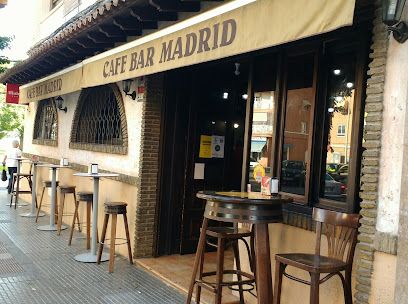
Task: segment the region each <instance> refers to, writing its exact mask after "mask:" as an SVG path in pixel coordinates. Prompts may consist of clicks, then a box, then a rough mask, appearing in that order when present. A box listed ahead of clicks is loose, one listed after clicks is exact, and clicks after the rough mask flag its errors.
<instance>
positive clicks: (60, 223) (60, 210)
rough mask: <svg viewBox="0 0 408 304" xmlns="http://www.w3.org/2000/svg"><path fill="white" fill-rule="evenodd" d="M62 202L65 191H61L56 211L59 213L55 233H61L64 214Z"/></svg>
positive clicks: (63, 201)
mask: <svg viewBox="0 0 408 304" xmlns="http://www.w3.org/2000/svg"><path fill="white" fill-rule="evenodd" d="M64 204H65V193H61V202H60V206H59V212H58V213H59V214H58V225H57V235H60V234H61V226H62V216H63V214H64ZM74 219H75V217H74Z"/></svg>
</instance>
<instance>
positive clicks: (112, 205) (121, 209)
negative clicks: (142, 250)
mask: <svg viewBox="0 0 408 304" xmlns="http://www.w3.org/2000/svg"><path fill="white" fill-rule="evenodd" d="M126 206H127V204H126V203H124V202H107V203H105V218H104V221H103V229H102V238H101V242H100V243H99V250H98V257H97V263H98V264H100V263H101V256H102V250H103V246H104V245H105V236H106V229H107V227H108V222H109V216H110V215H112V223H111V238H110V248H109V272H113V265H114V263H115V245H122V244H127V248H128V255H129V262H130V264H133V258H132V248H131V247H130V237H129V226H128V221H127V216H126ZM118 214H122V215H123V221H124V223H125V232H126V242H124V243H121V244H115V240H116V239H122V238H116V223H117V217H118Z"/></svg>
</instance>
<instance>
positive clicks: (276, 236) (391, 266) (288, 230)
mask: <svg viewBox="0 0 408 304" xmlns="http://www.w3.org/2000/svg"><path fill="white" fill-rule="evenodd" d="M269 234H270V245H271V247H270V248H271V267H272V274H273V276H272V278H273V282H275V258H274V255H275V254H276V253H289V252H292V253H293V252H304V253H313V252H314V245H315V233H314V232H311V231H307V230H304V229H301V228H296V227H293V226H289V225H284V224H271V225H269ZM326 246H327V244H326V241H325V239H324V238H323V242H322V253H323V254H324V253H325V252H326V250H327V247H326ZM240 252H241V255H242V256H243V258H242V259H241V261H242V264H245V266H244V267H245V269H247V270H248V263H247V261H248V259H247V256H246V254H245V252H246V250H245V248H244V247H243V246H241V247H240ZM357 255H358V250H356V255H355V257H354V261H357V259H358V257H357ZM395 263H396V257H395V256H393V255H388V254H382V253H376V255H375V263H374V273H373V279H372V282H373V293H372V299H371V301H370V303H376V304H379V303H381V304H392V303H394V302H393V295H394V283H395ZM353 269H354V270H355V269H356V267H353ZM287 271H288V273H289V274H295V275H296V276H299V277H301V278H303V279H310V277H309V275H308V273H306V272H302V271H298V270H294V269H293V268H290V267H288V268H287ZM355 285H356V279H355V273H354V271H353V278H352V286H353V294H354V288H355ZM309 290H310V289H309V286H307V285H304V284H301V283H297V282H295V281H292V280H289V279H287V278H284V279H283V284H282V298H281V299H282V300H281V303H282V304H290V303H296V304H308V303H309V294H310V293H309ZM246 301H248V303H254V304H255V303H256V299H255V298H254V297H253V296H251V295H246ZM320 303H325V304H326V303H330V304H343V303H344V297H343V289H342V284H341V280H340V279H339V278H338V277H337V276H335V277H333V278H331V279H330V280H329V281H327V282H326V283H323V284H322V285H321V288H320Z"/></svg>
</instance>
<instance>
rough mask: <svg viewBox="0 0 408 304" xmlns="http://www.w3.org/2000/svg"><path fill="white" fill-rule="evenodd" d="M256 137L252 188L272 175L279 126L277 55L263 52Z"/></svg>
mask: <svg viewBox="0 0 408 304" xmlns="http://www.w3.org/2000/svg"><path fill="white" fill-rule="evenodd" d="M254 76H255V77H254V100H253V116H252V138H251V151H250V163H249V183H250V184H251V191H256V192H259V191H261V181H262V177H263V176H270V177H271V175H272V172H271V167H272V161H273V160H272V151H273V147H272V145H273V137H274V129H275V111H276V102H275V83H276V59H275V57H274V56H271V55H268V56H261V57H259V58H258V59H257V60H256V62H255V75H254Z"/></svg>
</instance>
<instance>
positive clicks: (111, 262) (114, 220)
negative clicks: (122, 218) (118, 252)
mask: <svg viewBox="0 0 408 304" xmlns="http://www.w3.org/2000/svg"><path fill="white" fill-rule="evenodd" d="M117 220H118V215H117V214H112V223H111V240H110V248H109V272H111V273H112V272H113V266H114V264H115V240H116V223H117Z"/></svg>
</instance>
